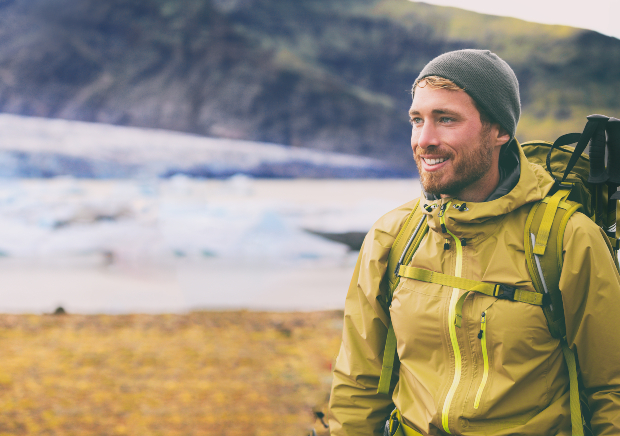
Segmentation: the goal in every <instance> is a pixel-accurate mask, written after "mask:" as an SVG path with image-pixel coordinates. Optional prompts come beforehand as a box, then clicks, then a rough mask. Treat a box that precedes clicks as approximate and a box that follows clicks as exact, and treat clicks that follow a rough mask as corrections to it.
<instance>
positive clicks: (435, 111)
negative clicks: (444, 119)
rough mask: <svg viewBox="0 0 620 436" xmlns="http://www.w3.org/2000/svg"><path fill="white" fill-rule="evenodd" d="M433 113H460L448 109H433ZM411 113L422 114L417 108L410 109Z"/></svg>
mask: <svg viewBox="0 0 620 436" xmlns="http://www.w3.org/2000/svg"><path fill="white" fill-rule="evenodd" d="M432 113H433V114H435V115H458V113H457V112H454V111H451V110H448V109H433V112H432ZM409 115H410V116H412V115H420V112H419V111H417V110H411V109H409Z"/></svg>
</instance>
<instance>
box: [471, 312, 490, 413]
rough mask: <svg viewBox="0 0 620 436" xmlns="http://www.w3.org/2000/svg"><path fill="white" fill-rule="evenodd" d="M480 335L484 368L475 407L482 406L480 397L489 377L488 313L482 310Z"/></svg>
mask: <svg viewBox="0 0 620 436" xmlns="http://www.w3.org/2000/svg"><path fill="white" fill-rule="evenodd" d="M478 337H479V338H480V344H481V346H482V360H483V363H484V369H483V371H482V380H481V381H480V387H479V388H478V393H477V394H476V400H475V401H474V409H477V408H478V407H479V406H480V398H481V397H482V392H483V391H484V387H485V386H486V384H487V380H488V378H489V355H488V353H487V313H486V312H482V315H481V317H480V333H478Z"/></svg>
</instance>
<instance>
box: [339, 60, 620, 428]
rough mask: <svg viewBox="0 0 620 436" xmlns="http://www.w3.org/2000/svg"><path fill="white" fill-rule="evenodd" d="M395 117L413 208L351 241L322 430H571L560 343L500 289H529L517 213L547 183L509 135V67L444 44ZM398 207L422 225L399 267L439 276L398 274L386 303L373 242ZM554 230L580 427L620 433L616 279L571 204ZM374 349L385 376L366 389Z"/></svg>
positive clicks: (513, 104)
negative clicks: (414, 196) (415, 192)
mask: <svg viewBox="0 0 620 436" xmlns="http://www.w3.org/2000/svg"><path fill="white" fill-rule="evenodd" d="M409 115H410V118H411V124H412V133H411V147H412V150H413V156H414V158H415V161H416V164H417V166H418V170H419V173H420V181H421V183H422V187H423V191H424V192H423V194H424V195H423V198H421V199H420V200H419V205H420V206H419V207H418V208H417V209H415V207H416V204H418V200H414V201H412V202H409V203H407V204H405V205H403V206H401V207H400V208H398V209H395V210H394V211H392V212H389V213H388V214H386V215H385V216H383V217H382V218H381V219H380V220H379V221H378V222H377V223H376V224H375V225H374V226H373V228H372V229H371V230H370V232H369V233H368V235H367V236H366V239H365V241H364V245H363V247H362V249H361V251H360V256H359V259H358V262H357V265H356V268H355V272H354V275H353V279H352V281H351V286H350V288H349V292H348V294H347V299H346V302H345V325H344V330H343V340H342V345H341V349H340V353H339V355H338V359H337V362H336V365H335V368H334V382H333V386H332V395H331V399H330V428H331V433H332V435H334V436H336V435H337V436H340V435H356V436H358V435H380V434H383V433H384V431H385V432H387V433H388V434H398V435H406V436H409V435H448V434H453V435H498V436H499V435H561V436H568V435H572V434H579V431H580V430H578V429H576V428H571V427H572V425H573V424H572V423H571V400H570V392H569V391H570V389H569V386H570V383H569V374H568V370H567V364H566V362H565V357H564V352H563V345H562V344H561V341H560V340H559V339H555V338H554V337H552V336H551V334H550V331H549V327H548V325H547V321H546V318H545V315H544V314H543V310H542V309H541V307H540V306H539V305H533V304H526V303H525V302H522V301H525V300H516V299H515V298H514V289H519V290H520V291H521V292H523V293H524V295H525V294H526V293H530V295H533V293H535V292H536V291H535V288H534V286H533V282H532V278H531V276H530V274H529V271H528V267H527V261H526V255H525V248H524V228H525V221H526V219H527V217H528V213H529V211H530V209H531V208H532V206H533V205H534V204H536V203H537V202H539V201H541V200H542V199H543V198H545V196H546V195H547V194H548V193H549V191H550V190H551V189H552V188H553V186H554V180H553V179H552V178H551V176H549V175H548V174H547V173H546V171H545V170H544V169H543V168H542V167H540V166H538V165H534V164H530V163H529V162H528V161H527V158H526V157H525V155H524V154H523V150H522V149H521V147H520V145H519V144H518V143H517V141H516V140H515V139H514V135H515V131H516V126H517V123H518V120H519V116H520V102H519V87H518V82H517V78H516V76H515V74H514V72H513V71H512V69H511V68H510V67H509V66H508V64H507V63H506V62H504V61H503V60H502V59H500V58H499V57H498V56H497V55H495V54H493V53H491V52H489V51H486V50H460V51H455V52H449V53H445V54H443V55H441V56H439V57H437V58H435V59H434V60H432V61H431V62H430V63H429V64H427V65H426V67H425V68H424V69H423V70H422V72H421V73H420V75H419V77H418V79H417V80H416V81H415V83H414V86H413V102H412V105H411V108H410V111H409ZM412 210H416V211H417V212H416V213H418V214H419V218H415V219H417V220H425V221H426V222H427V223H428V228H429V231H428V233H427V234H426V235H425V236H424V237H423V238H422V239H421V240H420V242H419V246H417V249H416V250H415V253H414V254H413V257H412V258H411V261H410V262H409V263H408V265H407V267H406V268H409V270H411V271H414V270H415V271H418V272H419V271H422V272H426V273H428V272H432V274H437V273H440V274H438V276H442V277H444V278H443V279H435V280H434V279H432V278H429V277H430V276H428V277H427V276H425V277H426V278H421V277H422V276H419V275H418V276H416V275H415V274H414V275H413V276H411V277H409V276H401V277H400V279H399V281H398V282H397V283H398V285H397V286H396V287H395V289H394V291H393V296H392V299H391V304H389V305H388V304H386V301H389V298H386V295H387V294H388V293H389V289H390V287H391V284H390V283H389V282H388V281H387V279H386V277H387V274H386V269H387V263H388V256H389V253H390V249H391V247H392V245H393V244H395V240H396V237H397V235H398V233H399V231H400V229H401V228H402V227H403V226H404V225H405V222H406V221H407V219H408V217H409V216H410V214H411V213H412ZM416 216H417V215H416ZM412 220H413V219H412ZM563 242H564V244H563V246H564V252H563V261H564V263H563V267H562V270H561V276H560V282H559V287H560V290H561V292H562V298H563V304H564V314H565V324H566V332H567V335H566V338H565V341H566V342H565V344H566V347H569V348H570V349H571V350H573V352H574V353H575V355H576V356H577V358H578V360H577V362H578V367H579V369H580V377H581V383H582V387H583V389H582V392H583V401H584V403H583V405H584V406H583V411H584V419H585V421H589V422H591V428H590V423H589V422H587V423H586V424H587V425H586V426H585V431H586V434H589V432H590V431H593V434H595V435H612V434H620V363H619V362H620V335H617V334H616V332H615V329H613V328H610V327H611V324H610V323H612V322H616V321H615V320H617V319H618V317H619V315H620V277H619V276H618V272H617V270H616V267H615V265H614V262H613V260H612V258H611V256H610V255H609V252H608V249H607V245H606V241H605V239H604V236H602V234H601V231H600V229H599V228H598V227H597V226H596V225H595V224H594V223H593V222H592V221H591V220H590V219H589V218H588V217H586V216H585V215H582V214H579V213H577V214H574V215H572V217H571V218H570V220H569V221H568V224H567V226H566V232H565V234H564V238H563ZM401 269H402V268H401ZM463 279H467V280H469V281H470V282H473V281H475V282H476V283H479V282H484V283H501V284H503V285H502V286H504V285H505V286H507V287H510V288H511V289H513V295H512V297H513V298H506V297H505V296H503V294H502V296H501V297H498V296H493V295H486V294H484V293H479V292H468V291H465V290H462V289H461V288H458V287H453V286H459V285H458V284H456V283H457V282H455V281H454V280H461V282H462V281H463ZM442 280H444V281H445V283H440V282H441V281H442ZM449 283H450V284H451V285H449ZM459 283H460V282H459ZM388 327H389V328H390V330H389V331H390V332H391V333H390V334H393V337H395V343H396V359H397V364H396V365H394V368H393V369H392V368H391V365H390V364H389V359H388V360H385V359H387V357H389V356H387V357H386V356H384V349H388V348H389V347H386V338H387V337H388ZM384 360H385V361H386V362H388V363H387V364H386V367H387V369H388V371H387V374H388V377H389V374H391V380H390V379H389V378H388V379H387V384H386V385H385V386H384V387H385V389H383V390H382V388H381V386H382V385H384V384H385V381H381V382H380V375H382V374H385V373H386V372H385V369H384V370H383V372H382V364H383V363H384ZM378 390H379V391H381V392H383V391H386V392H387V393H380V392H378ZM586 403H587V406H586ZM388 418H389V421H388V423H389V422H391V423H392V425H391V426H390V425H388V426H386V425H385V424H386V420H388ZM573 419H574V417H573ZM577 419H578V422H580V421H581V417H578V418H577Z"/></svg>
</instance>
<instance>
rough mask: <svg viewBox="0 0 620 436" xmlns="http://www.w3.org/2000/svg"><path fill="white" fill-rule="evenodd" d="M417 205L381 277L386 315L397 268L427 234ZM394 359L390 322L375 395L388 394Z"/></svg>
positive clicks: (399, 233) (425, 225)
mask: <svg viewBox="0 0 620 436" xmlns="http://www.w3.org/2000/svg"><path fill="white" fill-rule="evenodd" d="M419 206H420V201H419V200H418V202H417V203H416V205H415V206H414V207H413V210H412V211H411V214H409V216H408V217H407V220H406V221H405V223H404V224H403V226H402V227H401V229H400V231H399V232H398V236H396V240H395V241H394V244H392V248H391V249H390V254H389V255H388V266H387V271H386V273H385V276H384V277H383V280H384V283H385V284H386V285H387V286H385V287H384V289H386V291H387V295H385V296H384V303H385V311H386V313H387V314H388V316H389V314H390V310H389V308H390V305H391V304H392V295H394V290H395V289H396V286H398V282H399V281H400V277H399V276H398V270H399V268H400V266H401V265H406V264H408V263H409V262H410V261H411V258H412V257H413V254H414V253H415V251H416V250H417V249H418V247H419V246H420V242H421V241H422V238H423V237H424V235H425V234H426V233H427V232H428V223H427V222H426V219H425V218H424V215H423V214H422V211H421V208H420V207H419ZM395 359H396V335H395V334H394V326H393V325H392V322H391V321H390V325H389V327H388V333H387V337H386V340H385V348H384V350H383V364H382V365H381V377H380V378H379V386H378V387H377V392H378V393H380V394H388V393H389V391H390V383H391V381H392V371H393V369H394V360H395Z"/></svg>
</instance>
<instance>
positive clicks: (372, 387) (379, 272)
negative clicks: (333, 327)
mask: <svg viewBox="0 0 620 436" xmlns="http://www.w3.org/2000/svg"><path fill="white" fill-rule="evenodd" d="M410 211H411V208H409V209H408V210H403V209H397V210H396V211H393V212H392V215H391V216H389V219H387V218H386V217H388V215H390V214H388V215H386V217H384V218H382V219H381V220H379V222H378V223H377V224H375V226H373V228H372V229H371V230H370V232H369V233H368V235H366V238H365V240H364V245H363V247H362V249H361V251H360V255H359V257H358V260H357V265H356V266H355V271H354V273H353V278H352V280H351V284H350V286H349V291H348V293H347V298H346V301H345V310H344V328H343V333H342V343H341V346H340V352H339V354H338V358H337V360H336V365H335V368H334V373H333V376H334V379H333V384H332V391H331V396H330V404H329V425H330V432H331V434H332V435H333V436H345V435H349V436H353V435H355V436H370V435H381V434H383V427H384V425H385V421H386V419H387V418H388V417H389V414H390V412H391V411H392V410H393V408H394V405H393V403H392V396H391V395H385V394H378V393H377V386H378V384H379V376H380V374H381V364H382V361H383V349H384V347H385V340H386V337H387V326H388V325H389V317H388V316H387V315H386V313H385V311H384V310H383V308H382V306H381V304H380V303H379V301H378V300H377V296H379V294H380V289H379V288H380V283H381V279H382V278H383V275H384V273H385V271H386V267H387V258H388V254H389V251H390V248H391V246H392V244H393V242H394V239H395V236H396V234H397V233H398V230H399V224H400V223H401V222H402V220H403V219H404V218H406V217H407V215H408V213H409V212H410ZM394 215H396V216H394ZM394 218H397V219H396V220H394ZM399 218H400V219H399ZM386 221H387V222H386ZM386 227H387V228H386ZM396 381H397V369H396V368H395V369H394V373H393V377H392V389H391V390H390V392H392V391H393V389H394V385H395V383H396Z"/></svg>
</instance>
